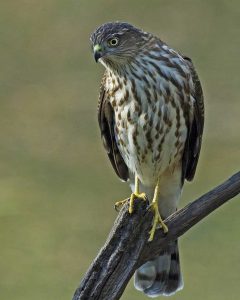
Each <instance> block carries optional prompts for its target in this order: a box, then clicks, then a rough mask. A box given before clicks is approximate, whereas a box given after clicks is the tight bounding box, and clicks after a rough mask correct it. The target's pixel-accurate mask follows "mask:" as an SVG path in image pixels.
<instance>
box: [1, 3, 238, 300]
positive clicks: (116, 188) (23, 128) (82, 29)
mask: <svg viewBox="0 0 240 300" xmlns="http://www.w3.org/2000/svg"><path fill="white" fill-rule="evenodd" d="M239 15H240V2H239V1H237V0H235V1H228V0H225V1H223V0H212V1H203V0H196V1H190V0H189V1H183V0H182V1H179V0H174V1H170V0H169V1H165V0H164V1H163V0H161V1H160V0H158V1H157V0H151V1H143V0H132V1H127V0H122V1H111V0H105V1H99V0H98V1H87V0H85V1H83V0H74V1H73V0H70V1H69V0H41V1H36V0H11V1H8V2H7V1H2V2H1V4H0V41H1V45H0V66H1V72H0V94H1V106H0V107H1V109H0V141H1V146H0V226H1V229H0V299H15V298H17V299H18V300H23V299H24V300H28V299H34V300H43V299H59V300H63V299H71V297H72V295H73V293H74V291H75V288H76V287H77V285H78V283H79V281H80V279H81V278H82V276H83V275H84V273H85V271H86V270H87V268H88V266H89V264H90V263H91V261H92V259H93V258H94V257H95V255H96V253H97V252H98V250H99V248H100V247H101V246H102V245H103V243H104V241H105V239H106V236H107V234H108V232H109V230H110V228H111V226H112V223H113V221H114V219H115V218H116V212H115V211H114V209H113V204H114V202H115V201H116V200H120V199H123V198H124V197H126V196H127V195H128V194H129V189H128V187H127V185H124V184H123V183H121V182H120V181H119V180H118V178H117V177H116V176H115V174H114V172H113V170H112V168H111V166H110V163H109V162H108V159H107V157H106V154H105V152H104V150H103V147H102V145H101V141H100V136H99V130H98V125H97V117H96V116H97V113H96V110H97V108H96V107H97V97H98V90H99V84H100V80H101V75H102V73H103V68H102V67H101V66H100V65H96V64H95V62H94V60H93V57H92V54H91V51H90V45H89V35H90V33H91V32H92V31H93V30H94V29H95V28H96V26H98V25H100V24H101V23H104V22H107V21H112V20H121V21H122V20H124V21H128V22H130V23H133V24H135V25H136V26H139V27H141V28H144V30H146V31H150V32H153V33H155V34H156V35H158V36H159V37H161V38H162V39H163V40H164V41H166V42H167V43H168V44H170V45H171V46H172V47H174V48H176V49H178V50H180V51H181V52H182V53H184V54H186V55H188V56H190V57H191V58H192V59H193V61H194V63H195V66H196V68H197V70H198V73H199V75H200V78H201V80H202V84H203V88H204V93H205V100H206V127H205V135H204V140H203V151H202V155H201V158H200V163H199V167H198V172H197V174H196V178H195V181H194V182H193V183H192V184H186V185H185V191H184V194H183V200H182V202H181V205H182V206H183V205H185V204H186V203H187V202H188V201H190V200H193V199H194V198H195V197H197V196H199V195H201V194H202V193H204V192H206V191H208V190H209V189H210V188H211V187H213V186H215V185H217V184H219V183H220V182H222V181H223V180H224V179H226V178H227V177H228V176H229V175H231V174H232V173H234V172H236V171H238V170H239V165H240V134H239V131H240V121H239V120H240V119H239V115H240V101H239V96H240V92H239V86H240V77H239V70H240V59H239V47H240V18H239ZM239 215H240V205H239V199H238V200H237V199H235V200H233V201H231V202H229V203H228V204H226V205H225V206H223V207H221V208H220V209H219V210H218V211H216V212H215V213H213V214H212V215H211V216H210V217H208V218H207V219H205V220H204V221H203V222H201V223H200V224H198V225H197V226H195V227H194V229H192V230H191V231H190V232H188V233H187V234H186V235H185V236H184V237H182V238H181V240H180V247H181V261H182V269H183V274H184V280H185V288H184V290H183V291H182V292H180V293H178V294H177V295H176V296H174V297H173V298H174V299H176V300H182V299H184V300H190V299H195V300H202V299H211V300H215V299H217V300H225V299H233V300H235V299H239V293H240V287H239V281H240V275H239V274H240V240H239V227H240V218H239ZM122 299H124V300H137V299H139V300H141V299H146V297H145V296H143V295H142V294H141V293H139V292H137V291H135V289H134V288H133V284H132V282H130V283H129V285H128V287H127V289H126V291H125V293H124V295H123V297H122Z"/></svg>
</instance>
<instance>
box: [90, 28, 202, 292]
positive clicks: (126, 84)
mask: <svg viewBox="0 0 240 300" xmlns="http://www.w3.org/2000/svg"><path fill="white" fill-rule="evenodd" d="M91 42H92V47H93V52H94V57H95V60H96V61H99V62H100V63H101V64H102V65H103V66H104V67H105V69H106V70H105V73H104V76H103V79H102V84H101V89H100V97H99V107H98V121H99V126H100V130H101V136H102V140H103V144H104V147H105V149H106V151H107V154H108V157H109V159H110V161H111V163H112V166H113V168H114V170H115V172H116V174H117V175H118V176H119V177H120V179H122V180H123V181H128V182H129V184H130V186H131V189H132V194H131V197H130V203H129V213H132V212H133V202H134V199H135V198H139V197H140V198H143V199H145V198H146V196H147V198H148V199H150V200H152V201H151V204H150V207H151V209H152V210H153V213H154V219H153V225H152V229H151V231H150V236H149V241H151V240H152V239H153V238H154V232H155V230H156V227H157V226H159V225H160V226H161V227H162V229H163V230H164V232H167V231H168V228H167V226H166V225H165V224H164V222H163V220H164V219H165V218H166V217H168V216H169V215H170V214H172V213H173V212H175V211H176V209H177V205H178V202H179V199H180V195H181V191H182V188H183V184H184V181H185V179H186V180H188V181H190V180H192V179H193V177H194V174H195V170H196V166H197V163H198V158H199V153H200V148H201V142H202V132H203V124H204V104H203V93H202V88H201V84H200V81H199V78H198V75H197V73H196V71H195V68H194V66H193V63H192V61H191V59H190V58H188V57H185V56H183V55H181V54H179V53H178V52H176V51H175V50H173V49H172V48H170V47H169V46H168V45H167V44H166V43H164V42H162V41H161V40H160V39H159V38H157V37H156V36H154V35H152V34H150V33H147V32H144V31H142V30H140V29H138V28H135V27H134V26H132V25H130V24H128V23H122V22H113V23H106V24H103V25H101V26H100V27H98V28H97V29H96V30H95V32H94V33H93V34H92V35H91ZM122 203H124V201H119V202H118V203H117V206H118V205H121V204H122ZM134 284H135V287H136V288H137V289H138V290H141V291H143V292H144V293H145V294H147V295H148V296H150V297H156V296H159V295H171V294H173V293H175V292H176V291H178V290H180V289H182V287H183V281H182V276H181V271H180V263H179V252H178V244H177V241H176V242H174V243H172V244H170V245H169V246H168V247H167V248H166V249H165V250H164V251H162V252H161V253H160V255H159V257H157V258H156V259H154V260H152V261H149V262H147V263H145V264H144V265H142V266H141V267H140V268H139V269H138V270H137V271H136V273H135V282H134Z"/></svg>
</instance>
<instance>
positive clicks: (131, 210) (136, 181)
mask: <svg viewBox="0 0 240 300" xmlns="http://www.w3.org/2000/svg"><path fill="white" fill-rule="evenodd" d="M137 198H140V199H142V200H144V201H146V199H147V197H146V194H145V193H141V194H140V193H139V179H138V177H137V176H136V175H135V191H134V193H132V194H131V196H130V202H129V209H128V211H129V213H130V214H132V213H133V205H134V200H135V199H137ZM127 201H128V198H127V199H124V200H121V201H118V202H116V203H115V209H117V210H118V209H119V207H121V206H122V205H123V204H125V203H126V202H127Z"/></svg>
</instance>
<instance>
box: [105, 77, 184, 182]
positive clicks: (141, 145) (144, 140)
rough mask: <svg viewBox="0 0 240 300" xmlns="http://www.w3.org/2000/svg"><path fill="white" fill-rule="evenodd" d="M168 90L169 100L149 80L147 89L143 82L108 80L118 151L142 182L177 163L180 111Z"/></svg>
mask: <svg viewBox="0 0 240 300" xmlns="http://www.w3.org/2000/svg"><path fill="white" fill-rule="evenodd" d="M158 86H161V82H159V83H158ZM169 89H170V93H171V97H168V95H167V94H166V93H164V90H161V89H158V88H157V85H156V84H155V85H151V84H150V80H149V84H148V85H147V84H146V82H145V81H144V80H143V81H140V80H136V79H135V80H134V79H126V78H117V77H114V76H112V77H110V78H109V81H108V83H107V90H108V93H109V98H110V103H111V105H112V107H113V109H114V114H115V136H116V141H117V144H118V147H119V150H120V152H121V154H122V156H123V159H124V161H125V163H126V164H127V166H128V167H129V169H130V170H131V171H132V172H134V173H137V174H138V176H139V177H140V178H142V180H146V178H153V177H156V176H157V174H159V172H161V171H164V170H165V169H166V168H167V167H168V166H169V165H171V164H173V163H174V162H176V161H177V160H179V157H180V156H181V154H182V151H183V148H184V143H185V140H186V136H187V129H186V126H185V119H184V114H183V110H182V108H181V104H180V102H179V101H178V100H179V99H178V97H179V96H178V94H177V93H176V89H174V88H172V89H171V86H170V87H169ZM168 93H169V91H168Z"/></svg>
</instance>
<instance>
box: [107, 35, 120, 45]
mask: <svg viewBox="0 0 240 300" xmlns="http://www.w3.org/2000/svg"><path fill="white" fill-rule="evenodd" d="M108 44H109V46H111V47H116V46H117V45H118V38H116V37H115V38H112V39H110V40H109V41H108Z"/></svg>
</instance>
